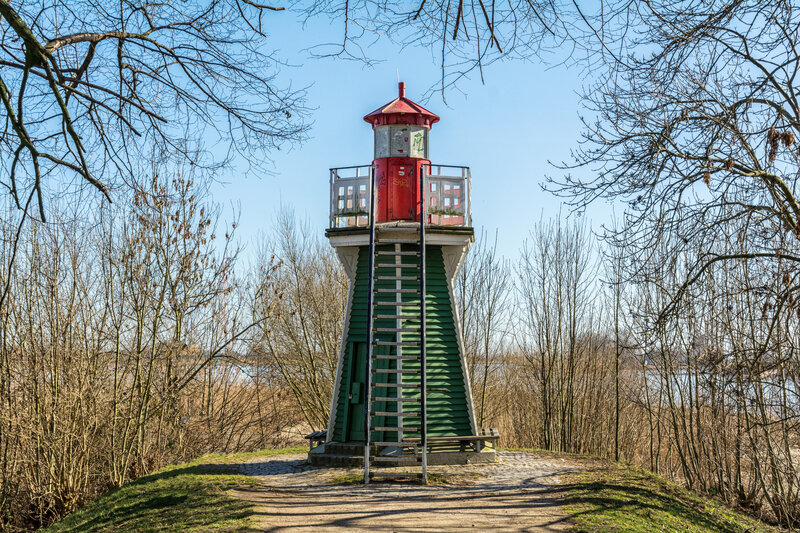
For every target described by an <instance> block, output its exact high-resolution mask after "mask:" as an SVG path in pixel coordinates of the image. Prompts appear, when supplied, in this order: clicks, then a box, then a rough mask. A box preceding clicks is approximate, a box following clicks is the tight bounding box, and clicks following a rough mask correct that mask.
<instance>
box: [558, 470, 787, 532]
mask: <svg viewBox="0 0 800 533" xmlns="http://www.w3.org/2000/svg"><path fill="white" fill-rule="evenodd" d="M566 480H567V482H568V486H567V491H566V493H565V497H564V502H565V504H566V505H567V511H568V513H569V515H570V521H571V522H572V523H573V524H574V527H573V531H575V532H581V533H583V532H586V533H589V532H592V533H594V532H597V533H604V532H617V531H620V532H621V531H630V532H634V533H636V532H641V533H645V532H646V533H650V532H654V531H663V532H672V531H682V532H698V533H710V532H720V533H723V532H724V533H739V532H741V533H745V532H748V533H760V532H764V533H766V532H776V531H777V529H774V528H771V527H769V526H768V525H766V524H764V523H762V522H759V521H758V520H755V519H753V518H750V517H748V516H746V515H744V514H742V513H739V512H736V511H734V510H732V509H730V508H728V507H726V506H725V505H723V504H721V503H718V502H715V501H713V500H710V499H706V498H703V497H701V496H699V495H697V494H694V493H692V492H690V491H688V490H685V489H682V488H680V487H678V486H677V485H675V484H673V483H670V482H668V481H666V480H664V479H663V478H661V477H659V476H656V475H654V474H651V473H649V472H647V471H644V470H641V469H638V468H632V467H626V466H621V465H615V464H608V465H603V466H599V467H597V468H594V469H592V470H590V471H588V472H583V473H580V474H574V475H571V476H569V477H568V478H566Z"/></svg>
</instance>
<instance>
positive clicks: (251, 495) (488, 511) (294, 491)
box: [232, 452, 582, 532]
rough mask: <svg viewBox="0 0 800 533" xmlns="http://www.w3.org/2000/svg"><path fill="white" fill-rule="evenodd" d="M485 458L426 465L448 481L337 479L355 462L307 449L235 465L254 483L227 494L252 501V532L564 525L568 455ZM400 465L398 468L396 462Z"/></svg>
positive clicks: (572, 469)
mask: <svg viewBox="0 0 800 533" xmlns="http://www.w3.org/2000/svg"><path fill="white" fill-rule="evenodd" d="M497 456H498V463H497V464H489V465H453V466H431V467H429V472H431V473H433V474H438V475H442V476H445V478H446V479H447V480H448V481H449V483H447V484H431V485H424V486H423V485H419V484H417V483H414V482H408V483H398V482H381V483H371V484H370V485H363V484H349V485H348V484H341V483H337V482H336V481H337V478H338V480H341V479H342V477H343V476H348V475H357V474H360V473H361V472H362V470H361V469H360V468H359V469H356V468H321V467H312V466H309V465H307V464H306V463H305V459H306V456H305V455H283V456H277V457H269V458H264V459H258V458H255V459H253V460H252V461H250V462H248V463H243V464H240V465H237V468H238V469H239V471H240V472H241V473H243V474H245V475H248V476H254V477H257V478H258V480H259V484H258V485H257V486H256V487H253V488H248V489H240V490H236V491H233V493H232V494H233V495H234V496H236V497H239V498H242V499H246V500H248V501H251V502H252V503H254V504H255V505H256V519H257V524H258V526H257V531H311V530H313V531H421V532H422V531H437V532H441V531H456V530H462V529H474V530H476V531H564V530H566V529H568V524H567V522H566V519H567V517H568V514H567V512H566V510H565V509H564V508H563V507H562V505H561V500H560V492H561V483H562V480H561V478H562V477H563V476H564V475H565V474H568V473H572V472H575V471H577V470H579V469H581V468H582V467H581V465H580V464H577V463H575V462H574V461H573V460H571V459H568V458H559V457H554V456H551V455H549V454H536V453H527V452H498V454H497ZM395 470H397V471H402V470H403V469H395Z"/></svg>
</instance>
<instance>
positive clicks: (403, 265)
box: [375, 263, 419, 269]
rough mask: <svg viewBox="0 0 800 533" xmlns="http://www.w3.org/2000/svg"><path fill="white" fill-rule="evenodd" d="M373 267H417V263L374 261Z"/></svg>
mask: <svg viewBox="0 0 800 533" xmlns="http://www.w3.org/2000/svg"><path fill="white" fill-rule="evenodd" d="M375 268H416V269H419V263H376V264H375Z"/></svg>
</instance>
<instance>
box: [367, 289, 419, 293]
mask: <svg viewBox="0 0 800 533" xmlns="http://www.w3.org/2000/svg"><path fill="white" fill-rule="evenodd" d="M375 292H379V293H381V294H419V289H375Z"/></svg>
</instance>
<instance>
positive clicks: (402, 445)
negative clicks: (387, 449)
mask: <svg viewBox="0 0 800 533" xmlns="http://www.w3.org/2000/svg"><path fill="white" fill-rule="evenodd" d="M372 444H374V445H375V446H396V447H397V448H416V447H417V446H419V442H414V441H406V442H373V443H372Z"/></svg>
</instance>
